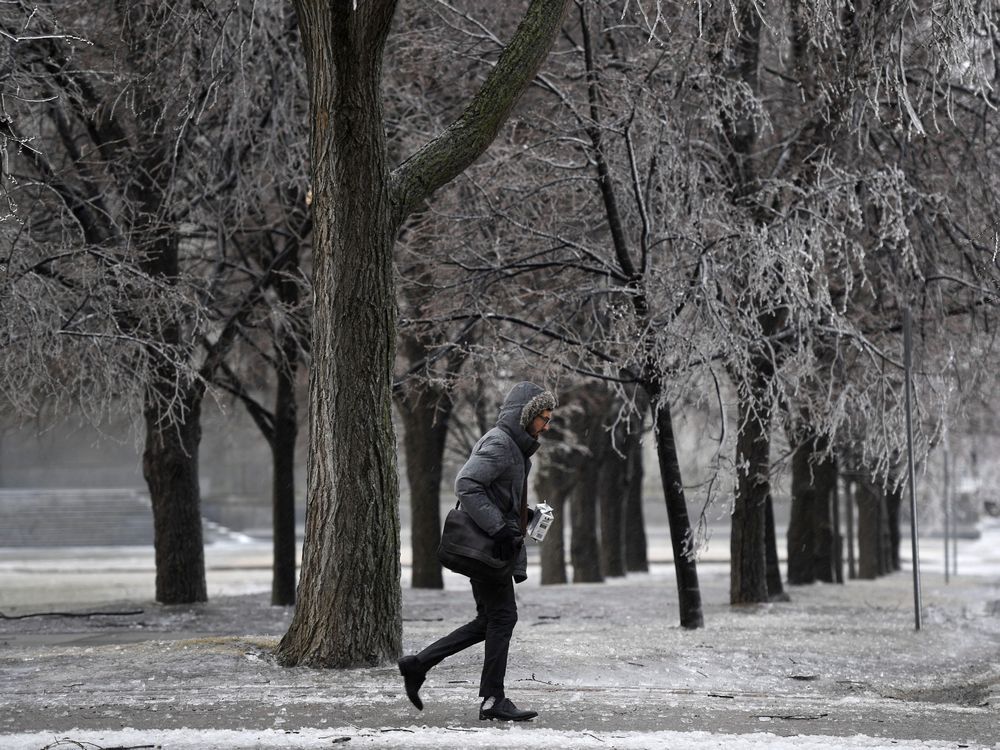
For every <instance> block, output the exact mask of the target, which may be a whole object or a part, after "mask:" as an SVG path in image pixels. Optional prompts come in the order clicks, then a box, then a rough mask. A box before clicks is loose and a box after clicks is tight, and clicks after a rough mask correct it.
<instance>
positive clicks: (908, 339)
mask: <svg viewBox="0 0 1000 750" xmlns="http://www.w3.org/2000/svg"><path fill="white" fill-rule="evenodd" d="M911 327H912V326H911V322H910V308H909V306H908V305H907V307H906V309H905V310H903V368H904V370H905V371H906V453H907V459H908V460H907V463H908V464H909V485H910V539H911V541H912V543H913V610H914V611H913V614H914V620H915V624H916V629H917V630H920V549H919V545H918V544H917V493H916V472H915V471H914V468H913V412H912V401H913V398H912V394H911V391H912V390H913V378H912V375H913V340H912V334H911Z"/></svg>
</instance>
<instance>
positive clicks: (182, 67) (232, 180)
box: [0, 0, 291, 603]
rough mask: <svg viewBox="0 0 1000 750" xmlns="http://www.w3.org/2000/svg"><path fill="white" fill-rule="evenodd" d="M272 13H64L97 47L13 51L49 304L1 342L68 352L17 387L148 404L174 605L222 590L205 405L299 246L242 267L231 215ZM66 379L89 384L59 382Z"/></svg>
mask: <svg viewBox="0 0 1000 750" xmlns="http://www.w3.org/2000/svg"><path fill="white" fill-rule="evenodd" d="M44 7H45V10H46V12H45V13H40V14H32V15H31V19H32V23H34V22H36V19H43V20H46V22H48V21H47V19H50V18H51V19H55V15H54V14H55V13H56V9H55V6H54V5H53V4H45V6H44ZM264 10H265V9H261V11H262V12H261V13H260V15H256V14H255V12H254V9H253V8H250V7H247V6H241V5H239V4H236V5H230V4H226V5H222V4H220V5H218V6H215V5H211V4H210V5H204V6H202V7H201V8H200V9H197V10H191V11H188V10H187V9H182V8H178V7H174V6H161V5H158V4H155V3H147V2H141V1H139V0H135V1H134V2H128V3H121V4H111V3H106V4H101V5H98V6H97V7H92V6H91V5H90V4H82V3H63V4H60V5H59V6H58V20H57V21H56V20H52V21H51V22H52V23H58V24H70V25H72V24H78V25H81V26H85V27H86V28H87V29H88V30H90V31H91V35H90V38H91V43H90V44H63V43H61V41H62V40H61V38H60V37H59V36H58V35H56V34H54V33H51V32H50V33H35V34H32V35H29V36H30V38H29V39H28V40H27V41H26V43H25V44H24V45H23V46H22V45H20V44H19V45H18V54H17V56H15V58H14V62H15V69H16V70H17V71H18V75H20V76H22V77H24V78H25V79H30V80H31V82H32V84H33V87H32V88H30V89H29V88H27V87H26V88H25V89H24V90H23V91H24V99H25V100H28V101H30V103H31V104H32V105H33V107H31V108H29V109H30V111H29V115H28V117H29V119H28V120H27V122H28V123H30V125H31V127H33V128H34V129H35V132H36V136H35V138H34V140H33V141H32V143H33V144H34V145H35V147H34V148H31V149H21V150H20V153H19V154H18V155H17V159H16V162H15V164H16V167H14V168H13V170H12V175H13V177H14V178H15V179H16V183H15V184H16V186H17V187H16V190H12V191H11V192H10V195H11V199H12V200H13V201H16V202H17V204H18V212H17V215H16V216H15V217H14V221H15V222H17V227H18V229H17V232H16V233H15V234H14V236H13V238H12V239H13V240H14V241H13V244H12V248H11V254H10V256H9V257H8V264H9V268H10V271H11V274H10V284H11V290H12V294H13V295H14V296H15V298H19V299H20V300H21V301H26V300H28V299H31V298H35V299H36V300H38V301H37V302H31V303H29V304H28V305H27V306H26V309H27V310H29V311H30V310H36V311H40V312H42V315H35V316H34V317H32V316H31V315H25V314H24V312H23V309H22V306H18V307H16V308H15V309H17V310H18V316H17V317H16V318H15V319H14V320H15V321H16V323H15V325H14V326H12V329H11V332H10V335H9V336H8V337H7V339H6V340H5V341H4V342H3V343H2V344H0V346H3V347H4V348H5V349H8V350H11V351H17V352H21V351H24V350H28V351H30V350H32V349H36V350H37V348H38V347H42V346H45V342H52V343H51V344H50V345H49V346H47V347H46V352H45V355H44V356H43V357H40V358H38V359H37V361H36V362H35V363H34V365H33V366H32V365H27V364H25V363H24V360H14V361H13V362H12V361H11V360H8V361H7V362H6V363H5V365H7V366H6V367H5V368H4V369H5V375H6V378H5V381H6V382H11V383H17V379H18V378H20V379H27V380H28V381H30V383H32V384H33V385H34V386H35V387H36V388H42V389H46V388H47V389H48V391H58V392H60V393H62V394H63V395H64V396H66V397H74V398H75V399H76V400H78V401H80V402H82V403H84V404H85V408H86V409H87V410H88V411H89V412H90V413H93V412H97V411H99V410H100V409H110V408H112V405H113V404H117V403H121V402H123V401H124V402H125V403H130V402H131V403H133V404H135V403H136V402H140V401H141V413H142V415H143V422H144V432H145V448H144V452H143V473H144V476H145V478H146V481H147V483H148V486H149V489H150V495H151V498H152V504H153V516H154V543H155V548H156V567H157V575H156V597H157V599H158V600H159V601H162V602H164V603H181V602H190V601H201V600H204V599H205V598H206V588H205V571H204V556H203V545H202V537H201V533H202V532H201V512H200V494H199V487H198V462H197V458H198V448H199V444H200V440H201V428H200V410H201V405H202V401H203V399H204V396H205V395H206V393H207V389H208V387H209V384H210V383H211V382H212V380H213V379H214V378H215V377H216V375H217V374H218V372H219V369H220V366H221V365H222V362H223V360H224V357H225V356H226V354H227V353H228V352H229V351H230V350H231V348H232V346H233V344H234V342H235V341H236V340H237V338H238V336H239V334H240V332H241V331H242V330H244V329H245V328H246V326H247V325H248V323H249V321H250V319H251V316H252V313H253V312H254V310H255V309H256V308H257V307H258V306H259V305H260V304H262V302H263V300H264V297H265V291H266V290H267V288H268V287H269V286H270V285H271V283H272V281H273V279H274V278H275V275H276V274H277V273H279V272H280V271H281V270H282V268H283V267H284V265H285V264H286V263H287V262H288V260H289V258H290V257H291V252H290V251H289V252H282V253H280V254H278V255H276V256H274V257H273V258H272V259H271V262H269V263H268V264H266V265H265V266H263V267H261V268H260V269H259V271H258V272H254V271H251V270H250V269H248V268H247V267H245V266H241V265H240V264H239V263H238V262H234V259H233V258H232V257H230V256H228V250H227V240H228V239H229V238H230V237H231V236H232V233H233V231H234V229H233V227H232V226H231V225H228V226H227V224H226V222H225V221H220V217H221V216H222V215H223V213H224V212H222V211H219V210H218V205H217V203H219V202H223V199H222V198H221V196H224V195H225V194H227V192H229V191H231V190H233V188H234V186H235V185H237V184H238V183H239V176H240V167H241V164H240V159H241V158H242V157H245V156H246V155H247V153H248V150H249V146H248V144H247V142H246V140H245V139H243V136H245V135H246V132H247V126H248V125H249V123H250V121H251V118H249V117H248V118H247V119H244V120H240V117H241V116H242V115H246V114H247V113H248V110H252V109H253V105H252V104H251V105H247V102H248V101H250V100H251V99H252V97H250V96H246V95H247V94H248V93H249V92H247V91H246V90H245V89H244V88H242V85H241V83H240V81H241V79H240V77H239V76H238V75H237V73H238V72H239V66H238V65H237V64H236V63H237V61H238V59H239V53H240V52H244V53H245V52H246V51H247V50H248V49H250V48H253V46H254V45H253V39H254V35H255V34H256V35H257V38H258V39H259V38H260V36H261V33H260V27H259V26H256V27H255V25H254V24H255V21H254V19H255V18H256V19H257V20H258V21H261V20H263V19H264V18H265V17H266V16H267V15H268V14H267V13H266V12H263V11H264ZM241 123H242V125H241ZM18 127H19V128H20V127H22V123H18ZM213 251H214V253H213ZM43 290H44V291H43ZM69 341H78V342H79V343H78V344H74V345H68V344H67V343H65V342H69ZM19 362H20V363H22V364H25V366H19ZM61 373H72V377H71V378H67V379H66V380H67V381H68V382H60V383H59V387H58V388H57V387H55V384H54V382H53V381H56V380H60V379H61ZM77 383H79V384H81V385H82V384H86V385H85V388H86V389H87V390H86V391H82V390H81V389H79V388H77V385H76V384H77ZM13 391H14V389H13V388H12V389H10V390H8V391H7V392H8V393H12V392H13ZM74 391H75V392H74ZM27 392H29V393H30V392H31V391H30V390H28V391H27ZM43 392H44V391H43ZM83 392H86V393H87V394H88V395H89V396H91V397H93V398H94V401H93V403H88V401H87V400H85V399H82V398H79V396H80V395H81V393H83ZM16 398H18V396H16V395H15V396H13V398H12V400H13V399H16ZM16 403H17V407H18V408H19V409H21V410H22V411H23V410H24V409H25V408H30V406H31V404H30V403H25V402H24V401H23V398H22V400H21V401H20V402H16ZM95 403H96V404H98V405H100V406H99V407H96V408H95V407H94V405H93V404H95ZM95 416H98V417H99V416H101V415H100V414H96V415H95Z"/></svg>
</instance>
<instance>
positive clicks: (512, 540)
mask: <svg viewBox="0 0 1000 750" xmlns="http://www.w3.org/2000/svg"><path fill="white" fill-rule="evenodd" d="M522 544H524V537H522V536H521V535H520V534H518V533H517V532H516V531H514V529H512V528H511V527H510V526H507V525H506V524H504V525H503V526H501V527H500V530H499V531H497V532H496V533H495V534H494V535H493V555H494V556H495V557H498V558H499V559H501V560H509V559H511V558H512V557H513V556H514V553H515V552H517V550H518V549H519V548H520V547H521V545H522Z"/></svg>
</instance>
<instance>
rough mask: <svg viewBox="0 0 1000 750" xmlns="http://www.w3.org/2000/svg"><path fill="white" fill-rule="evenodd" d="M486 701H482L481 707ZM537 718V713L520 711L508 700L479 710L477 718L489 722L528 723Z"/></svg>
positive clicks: (499, 701) (501, 700)
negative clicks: (529, 720)
mask: <svg viewBox="0 0 1000 750" xmlns="http://www.w3.org/2000/svg"><path fill="white" fill-rule="evenodd" d="M485 705H486V701H483V706H485ZM536 716H538V711H522V710H521V709H519V708H518V707H517V706H515V705H514V704H513V703H511V701H510V698H501V699H500V700H498V701H497V702H496V703H494V704H493V705H492V706H490V707H489V708H483V707H482V706H480V708H479V718H480V719H489V720H490V721H528V719H534V718H535V717H536Z"/></svg>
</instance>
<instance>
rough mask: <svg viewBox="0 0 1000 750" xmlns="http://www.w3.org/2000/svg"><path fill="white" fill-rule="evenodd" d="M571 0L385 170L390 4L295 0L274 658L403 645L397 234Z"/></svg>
mask: <svg viewBox="0 0 1000 750" xmlns="http://www.w3.org/2000/svg"><path fill="white" fill-rule="evenodd" d="M567 4H568V0H532V2H531V4H530V6H529V8H528V10H527V12H526V14H525V18H524V20H523V21H522V23H521V25H520V26H518V29H517V32H516V34H515V36H514V39H513V40H512V41H511V42H510V44H508V45H507V46H506V47H505V48H504V50H503V52H502V53H501V55H500V57H499V58H498V59H497V61H496V64H495V65H494V67H493V68H492V69H491V71H490V73H489V74H488V75H487V77H486V80H485V81H484V82H483V85H482V86H481V87H480V89H479V90H478V91H477V92H476V94H475V95H474V97H473V98H472V100H471V101H470V103H469V106H468V107H466V109H465V110H464V111H463V113H462V115H461V116H460V117H459V118H458V120H456V121H455V122H454V123H453V124H452V125H451V126H449V127H448V128H447V129H446V130H445V131H444V132H442V133H441V134H440V135H439V136H438V137H436V138H434V139H433V140H432V141H430V142H429V143H427V144H426V145H425V146H424V147H423V148H421V149H420V150H419V151H417V152H416V153H415V154H414V155H413V156H411V157H410V158H409V159H407V160H406V161H405V162H404V163H403V164H401V165H400V166H399V167H398V168H397V169H396V170H395V171H393V172H392V173H391V174H390V173H389V171H388V169H387V164H386V146H385V118H384V116H383V109H382V99H381V92H380V91H379V85H380V77H381V68H382V54H383V49H384V46H385V39H386V35H387V34H388V33H389V28H390V26H391V22H392V16H393V13H394V11H395V7H396V2H395V0H364V2H360V3H358V2H351V1H350V0H296V2H295V8H296V11H297V15H298V21H299V31H300V33H301V37H302V44H303V48H304V51H305V59H306V69H307V73H308V78H309V87H310V96H309V99H310V116H311V121H312V122H311V156H312V177H313V196H314V200H313V219H314V229H313V252H314V272H313V296H314V300H313V327H312V356H313V359H312V367H311V368H310V377H309V441H310V451H309V474H308V476H309V486H308V491H307V498H308V499H307V505H306V539H305V547H304V550H303V560H302V574H301V583H300V586H299V597H298V598H299V602H298V606H297V607H296V610H295V616H294V618H293V620H292V623H291V625H290V627H289V629H288V632H287V633H286V634H285V637H284V638H282V640H281V643H280V644H279V646H278V650H277V658H278V661H279V662H280V663H282V664H286V665H312V666H338V667H350V666H358V665H370V664H379V663H384V662H386V661H389V660H393V659H396V658H397V657H398V656H399V654H400V650H401V646H402V614H401V608H402V596H401V592H400V584H399V573H400V567H399V508H398V495H399V488H398V484H397V475H396V460H395V436H394V435H393V430H392V419H391V411H392V410H391V385H392V383H391V381H392V366H393V359H394V353H395V352H394V349H395V339H396V298H395V285H394V279H393V273H394V266H393V254H392V250H393V244H394V240H395V234H396V231H397V230H398V228H399V226H400V225H401V223H402V222H403V220H404V219H405V218H406V216H407V215H409V214H410V213H411V212H412V211H414V210H416V209H417V208H418V207H420V206H422V205H423V204H424V203H425V201H426V200H427V199H428V198H430V196H431V195H432V194H433V193H434V191H435V190H437V189H438V188H439V187H441V186H442V185H445V184H447V183H448V182H449V181H451V180H452V179H454V178H455V177H456V176H457V175H459V174H461V173H462V171H464V170H465V168H466V167H468V165H469V164H471V163H472V162H473V161H474V160H475V159H476V158H478V157H479V156H480V155H481V154H482V153H483V152H484V151H485V150H486V149H487V147H488V146H489V145H490V143H492V142H493V140H494V138H496V135H497V133H498V132H499V130H500V127H501V126H502V125H503V123H504V122H505V121H506V120H507V117H508V116H509V114H510V112H511V110H512V109H513V107H514V105H515V104H516V102H517V100H518V98H519V97H520V95H521V93H522V92H523V91H524V90H525V88H526V87H527V86H528V85H529V84H530V82H531V81H532V80H534V78H535V75H536V73H537V71H538V69H539V67H540V66H541V64H542V61H543V60H544V59H545V57H546V56H547V54H548V50H549V47H550V46H551V45H552V40H553V39H554V38H555V35H556V34H557V33H558V31H559V29H560V26H561V22H562V17H563V15H564V13H565V10H566V6H567Z"/></svg>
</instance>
